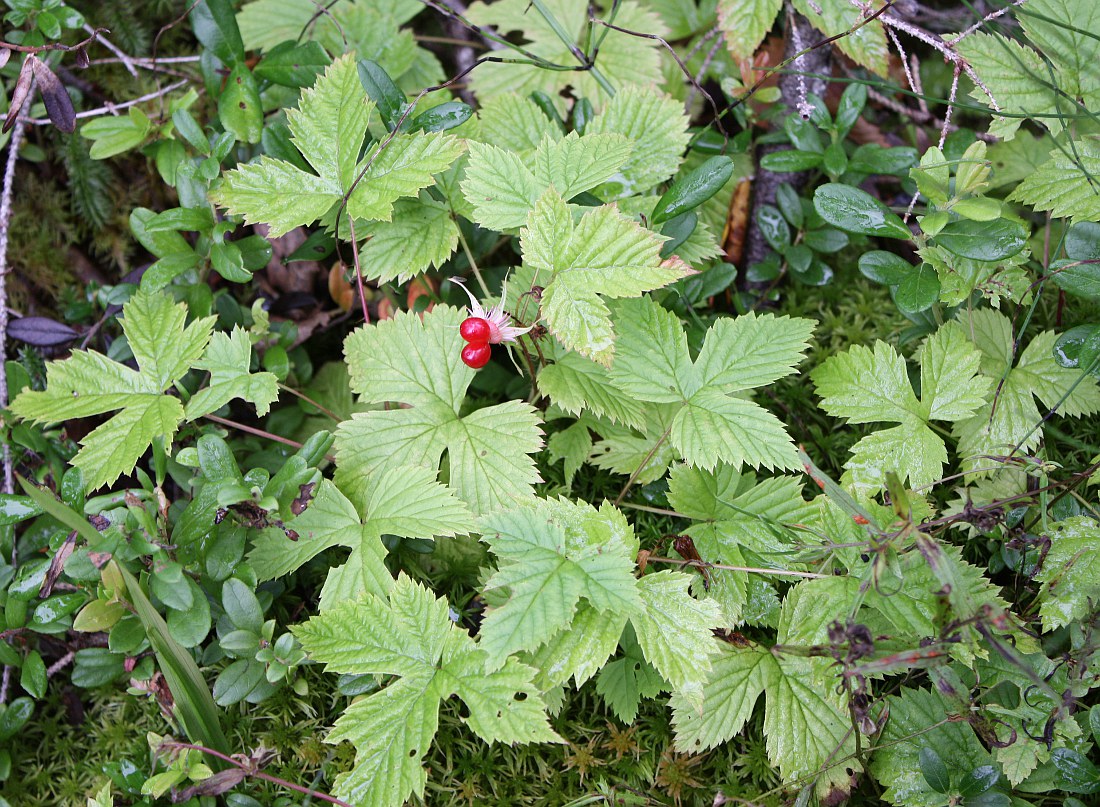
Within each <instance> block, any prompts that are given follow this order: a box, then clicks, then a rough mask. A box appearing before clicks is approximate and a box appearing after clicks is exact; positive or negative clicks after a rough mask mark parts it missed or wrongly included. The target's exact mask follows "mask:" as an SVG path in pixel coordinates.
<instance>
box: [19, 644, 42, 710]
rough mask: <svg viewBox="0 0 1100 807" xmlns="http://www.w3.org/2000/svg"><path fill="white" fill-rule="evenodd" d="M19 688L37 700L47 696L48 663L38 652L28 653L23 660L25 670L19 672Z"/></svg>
mask: <svg viewBox="0 0 1100 807" xmlns="http://www.w3.org/2000/svg"><path fill="white" fill-rule="evenodd" d="M19 686H21V687H23V689H24V690H26V692H27V694H28V695H30V696H31V697H32V698H35V699H36V700H38V699H41V698H42V697H44V696H45V694H46V663H45V662H44V661H42V656H40V655H38V651H37V650H32V651H30V652H29V653H27V657H26V658H25V659H23V668H22V669H21V670H20V671H19Z"/></svg>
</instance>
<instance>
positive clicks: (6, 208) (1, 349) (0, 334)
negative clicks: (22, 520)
mask: <svg viewBox="0 0 1100 807" xmlns="http://www.w3.org/2000/svg"><path fill="white" fill-rule="evenodd" d="M25 129H26V125H25V124H24V122H23V120H22V119H20V120H17V121H16V123H15V128H14V129H12V132H11V139H10V140H8V161H7V164H6V165H5V166H4V187H3V190H2V191H0V409H7V407H8V373H7V364H6V362H5V361H4V359H5V358H6V357H7V355H8V352H7V333H8V235H9V233H10V230H11V213H12V209H11V195H12V188H13V186H14V184H15V163H16V161H17V160H18V159H19V144H20V142H21V141H22V140H23V132H24V131H25ZM3 456H4V488H3V492H4V493H11V492H12V491H13V490H14V489H15V487H14V486H15V479H14V474H13V467H12V460H11V445H10V443H9V441H7V440H5V441H4V454H3ZM11 555H12V556H11V564H12V566H15V565H17V563H18V559H17V558H16V554H15V541H12V547H11Z"/></svg>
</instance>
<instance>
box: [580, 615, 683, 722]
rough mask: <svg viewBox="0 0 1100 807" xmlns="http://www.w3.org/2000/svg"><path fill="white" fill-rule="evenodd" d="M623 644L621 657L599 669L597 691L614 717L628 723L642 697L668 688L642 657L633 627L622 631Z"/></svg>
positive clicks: (632, 718)
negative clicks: (624, 632) (626, 631)
mask: <svg viewBox="0 0 1100 807" xmlns="http://www.w3.org/2000/svg"><path fill="white" fill-rule="evenodd" d="M628 637H629V638H628ZM623 645H624V647H623V655H622V658H617V659H615V660H614V661H610V662H608V663H607V664H605V665H604V667H603V669H602V670H600V674H599V676H598V677H597V678H596V692H598V693H599V695H600V697H601V698H603V700H604V703H606V704H607V705H608V706H609V707H610V708H611V711H613V712H614V713H615V717H617V718H619V720H621V721H622V722H623V723H625V724H627V725H630V724H632V723H633V722H634V720H635V718H636V717H637V716H638V707H639V706H640V705H641V702H642V700H647V699H649V698H655V697H657V695H659V694H660V693H661V692H662V691H664V690H665V689H666V688H667V684H665V681H664V679H663V678H661V676H660V674H659V673H658V672H657V671H656V670H655V669H653V665H651V664H650V663H649V662H648V661H646V660H645V656H644V655H643V654H642V649H641V647H639V645H638V640H637V639H636V638H634V633H633V630H630V631H629V632H628V633H627V634H624V636H623Z"/></svg>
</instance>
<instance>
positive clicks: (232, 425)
mask: <svg viewBox="0 0 1100 807" xmlns="http://www.w3.org/2000/svg"><path fill="white" fill-rule="evenodd" d="M203 417H204V418H206V419H207V420H212V421H214V422H215V423H217V424H219V425H222V426H225V427H226V428H228V429H236V430H237V431H242V432H245V433H246V434H251V435H254V436H256V437H263V438H265V439H267V440H274V441H275V442H277V443H282V444H283V445H288V446H291V447H292V448H301V447H302V444H301V443H299V442H298V441H297V440H291V439H290V438H289V437H282V436H281V435H278V434H272V433H271V432H265V431H264V430H263V429H257V428H254V427H252V426H246V425H245V424H243V423H238V422H237V421H235V420H228V419H227V418H222V417H218V416H217V415H203Z"/></svg>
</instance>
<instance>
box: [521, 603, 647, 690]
mask: <svg viewBox="0 0 1100 807" xmlns="http://www.w3.org/2000/svg"><path fill="white" fill-rule="evenodd" d="M626 624H627V618H626V616H625V615H624V614H606V613H601V612H600V611H599V610H597V609H596V608H594V607H593V606H591V605H589V604H588V603H587V602H583V601H582V602H581V604H580V605H579V606H578V607H577V611H576V613H575V614H574V616H573V621H572V622H571V623H570V625H569V627H568V628H566V629H565V630H562V631H559V632H558V633H557V634H555V635H554V636H553V637H551V638H550V639H549V640H548V641H547V642H546V644H544V645H543V646H542V647H540V648H539V649H538V650H536V651H535V652H534V653H532V654H531V656H530V658H528V659H527V662H528V663H529V664H530V665H531V666H532V667H535V668H536V669H538V670H539V675H538V676H537V677H536V679H535V683H537V684H538V685H539V688H540V689H541V690H543V691H544V692H545V691H546V690H547V689H549V688H550V687H553V686H559V685H561V684H564V683H565V682H566V681H568V680H569V678H570V677H572V678H573V683H574V684H575V685H576V686H577V687H580V686H581V685H582V684H583V683H584V682H585V681H587V680H588V679H590V678H591V677H592V676H594V675H596V673H600V678H599V679H598V680H603V675H604V673H605V672H606V668H607V666H610V665H607V664H606V662H607V659H608V658H609V657H610V656H611V654H612V653H614V652H615V650H616V648H617V647H618V646H619V637H620V636H622V635H623V628H624V627H625V626H626ZM612 663H614V662H612ZM598 688H599V684H598V682H597V689H598Z"/></svg>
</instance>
